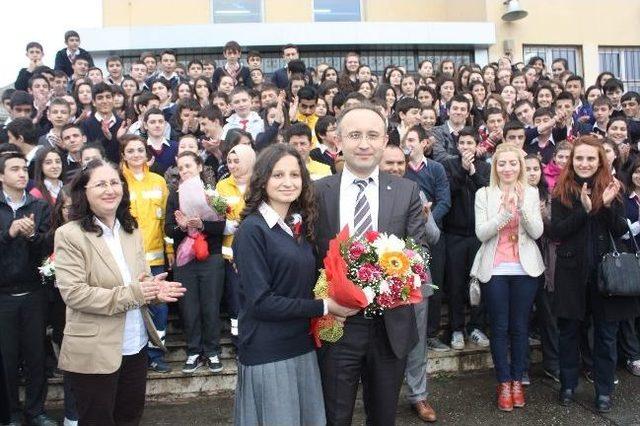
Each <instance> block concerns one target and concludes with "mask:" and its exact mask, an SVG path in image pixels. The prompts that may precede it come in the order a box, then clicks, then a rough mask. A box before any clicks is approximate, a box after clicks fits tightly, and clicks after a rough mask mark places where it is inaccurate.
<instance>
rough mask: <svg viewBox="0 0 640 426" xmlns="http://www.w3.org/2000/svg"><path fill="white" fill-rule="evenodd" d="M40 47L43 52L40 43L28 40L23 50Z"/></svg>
mask: <svg viewBox="0 0 640 426" xmlns="http://www.w3.org/2000/svg"><path fill="white" fill-rule="evenodd" d="M34 47H35V48H36V49H40V51H41V52H44V49H43V48H42V45H41V44H40V43H38V42H37V41H30V42H29V43H27V48H26V49H25V50H27V51H28V50H29V49H33V48H34Z"/></svg>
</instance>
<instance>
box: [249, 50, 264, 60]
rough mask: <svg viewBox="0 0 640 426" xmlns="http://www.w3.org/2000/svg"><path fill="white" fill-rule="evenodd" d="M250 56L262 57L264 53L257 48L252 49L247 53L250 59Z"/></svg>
mask: <svg viewBox="0 0 640 426" xmlns="http://www.w3.org/2000/svg"><path fill="white" fill-rule="evenodd" d="M250 58H260V59H262V55H261V54H260V52H258V51H257V50H250V51H249V53H247V59H250Z"/></svg>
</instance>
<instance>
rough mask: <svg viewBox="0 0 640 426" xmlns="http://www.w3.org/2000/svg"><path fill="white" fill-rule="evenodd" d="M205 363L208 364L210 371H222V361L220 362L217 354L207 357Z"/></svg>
mask: <svg viewBox="0 0 640 426" xmlns="http://www.w3.org/2000/svg"><path fill="white" fill-rule="evenodd" d="M207 364H208V365H209V370H210V371H211V372H212V373H219V372H221V371H222V368H223V366H222V363H221V362H220V358H218V355H214V356H210V357H209V358H207Z"/></svg>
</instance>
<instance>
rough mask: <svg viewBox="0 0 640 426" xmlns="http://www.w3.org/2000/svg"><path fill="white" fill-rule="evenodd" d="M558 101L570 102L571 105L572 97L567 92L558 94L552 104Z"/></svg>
mask: <svg viewBox="0 0 640 426" xmlns="http://www.w3.org/2000/svg"><path fill="white" fill-rule="evenodd" d="M558 101H571V103H573V95H572V94H571V93H569V92H560V94H559V95H558V96H557V97H556V100H555V101H554V103H556V102H558Z"/></svg>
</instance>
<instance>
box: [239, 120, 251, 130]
mask: <svg viewBox="0 0 640 426" xmlns="http://www.w3.org/2000/svg"><path fill="white" fill-rule="evenodd" d="M248 123H249V120H240V124H241V125H242V130H247V124H248Z"/></svg>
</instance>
